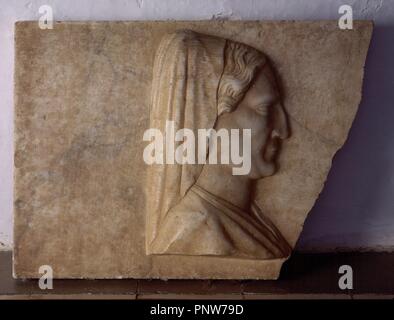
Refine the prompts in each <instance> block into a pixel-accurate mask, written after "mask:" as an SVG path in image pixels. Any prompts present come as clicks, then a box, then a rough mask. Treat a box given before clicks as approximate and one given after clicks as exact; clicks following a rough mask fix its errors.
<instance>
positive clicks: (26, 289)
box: [0, 251, 394, 299]
mask: <svg viewBox="0 0 394 320" xmlns="http://www.w3.org/2000/svg"><path fill="white" fill-rule="evenodd" d="M341 265H350V266H351V267H352V268H353V287H354V289H353V290H341V289H339V287H338V280H339V277H340V276H341V275H340V274H339V273H338V269H339V267H340V266H341ZM11 270H12V257H11V252H10V251H3V252H0V299H193V298H194V299H200V298H201V299H226V298H229V299H299V298H334V299H335V298H337V299H354V298H356V299H357V298H385V299H394V253H335V254H331V253H330V254H328V253H327V254H301V253H295V254H294V255H293V256H292V258H291V259H290V260H289V261H287V262H286V264H285V265H284V267H283V269H282V273H281V277H280V280H277V281H256V280H253V281H233V280H212V281H211V280H169V281H161V280H132V279H123V280H56V279H55V280H54V281H53V286H54V288H53V290H41V289H40V288H39V287H38V281H37V280H15V279H13V278H12V272H11Z"/></svg>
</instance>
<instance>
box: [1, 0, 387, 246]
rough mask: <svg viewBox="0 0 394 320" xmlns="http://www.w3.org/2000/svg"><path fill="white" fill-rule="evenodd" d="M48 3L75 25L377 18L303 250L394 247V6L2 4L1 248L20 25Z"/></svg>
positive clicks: (354, 2)
mask: <svg viewBox="0 0 394 320" xmlns="http://www.w3.org/2000/svg"><path fill="white" fill-rule="evenodd" d="M44 4H47V5H50V6H52V8H53V11H54V18H55V20H68V21H72V20H161V19H180V20H188V19H191V20H201V19H245V20H253V19H261V20H319V19H338V18H339V14H338V8H339V6H340V5H342V4H348V5H351V6H352V8H353V14H354V19H371V20H374V22H375V30H374V34H373V38H372V43H371V48H370V51H369V55H368V59H367V64H366V73H365V80H364V91H363V100H362V103H361V105H360V108H359V111H358V114H357V116H356V119H355V121H354V124H353V127H352V129H351V131H350V134H349V138H348V141H347V142H346V144H345V145H344V147H343V148H342V149H341V150H340V151H339V152H338V153H337V155H336V156H335V158H334V161H333V166H332V168H331V171H330V174H329V176H328V179H327V182H326V185H325V188H324V190H323V192H322V194H321V195H320V198H319V199H318V200H317V202H316V204H315V206H314V208H313V209H312V212H311V213H310V215H309V217H308V219H307V221H306V223H305V227H304V231H303V233H302V235H301V238H300V240H299V242H298V245H297V248H298V250H302V251H318V252H324V251H333V250H359V249H362V250H366V249H369V250H393V249H394V1H393V0H342V1H340V0H332V1H331V0H261V1H257V0H195V1H192V0H189V1H182V0H167V1H164V0H130V1H126V0H68V1H64V0H63V1H60V0H52V1H50V0H36V1H27V0H16V1H7V0H0V250H8V249H11V248H12V206H13V199H12V175H13V171H12V168H13V142H12V141H13V139H12V132H13V63H14V59H13V56H14V48H13V28H14V27H13V26H14V22H15V21H18V20H38V18H39V16H40V14H39V12H38V8H39V7H40V6H41V5H44ZM344 67H346V66H344Z"/></svg>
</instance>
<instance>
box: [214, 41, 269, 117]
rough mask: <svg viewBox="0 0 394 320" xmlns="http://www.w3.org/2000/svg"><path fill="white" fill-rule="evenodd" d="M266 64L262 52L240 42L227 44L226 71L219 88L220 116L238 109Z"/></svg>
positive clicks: (225, 55) (225, 53) (225, 54)
mask: <svg viewBox="0 0 394 320" xmlns="http://www.w3.org/2000/svg"><path fill="white" fill-rule="evenodd" d="M266 62H267V59H266V57H265V55H264V54H263V53H261V52H260V51H257V50H256V49H254V48H252V47H249V46H247V45H245V44H241V43H238V42H234V41H227V42H226V47H225V52H224V70H223V74H222V77H221V79H220V83H219V87H218V115H221V114H222V113H223V112H231V111H233V110H234V109H235V108H236V107H237V105H238V103H239V102H240V101H241V100H242V98H243V97H244V95H245V93H246V92H247V91H248V89H249V86H250V84H251V82H252V80H253V79H254V77H255V75H256V73H257V72H258V70H260V69H261V68H262V67H263V66H264V65H265V64H266Z"/></svg>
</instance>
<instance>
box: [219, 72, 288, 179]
mask: <svg viewBox="0 0 394 320" xmlns="http://www.w3.org/2000/svg"><path fill="white" fill-rule="evenodd" d="M268 68H269V67H268V66H267V67H265V68H263V69H262V70H261V71H260V72H259V73H258V74H257V75H256V78H255V80H254V82H253V83H252V85H251V86H250V88H249V90H248V91H247V92H246V94H245V96H244V98H243V99H242V100H241V102H240V103H239V105H238V106H237V107H236V108H235V110H234V111H232V112H229V113H228V112H226V113H223V114H222V115H221V116H220V117H219V118H218V122H217V126H216V128H218V129H220V128H227V129H241V130H240V131H241V134H242V129H251V170H250V173H249V177H250V178H252V179H260V178H262V177H265V176H270V175H272V174H274V173H275V171H276V157H277V154H278V151H279V148H280V144H281V140H283V139H286V138H287V137H288V136H289V128H288V124H287V119H286V115H285V111H284V109H283V106H282V105H281V103H280V99H279V94H278V92H277V90H276V88H275V87H274V85H273V82H272V78H271V77H272V76H271V74H272V73H271V70H270V69H268ZM240 144H242V139H240ZM239 150H243V148H242V145H240V149H239ZM244 156H245V155H244ZM230 167H232V165H230Z"/></svg>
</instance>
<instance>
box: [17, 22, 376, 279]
mask: <svg viewBox="0 0 394 320" xmlns="http://www.w3.org/2000/svg"><path fill="white" fill-rule="evenodd" d="M354 27H355V28H354V30H351V31H349V30H347V31H343V30H339V29H338V27H337V22H336V21H324V22H241V21H237V22H236V21H210V22H208V21H201V22H111V23H57V24H56V25H55V28H54V29H53V30H40V29H39V28H38V24H37V23H36V22H30V23H29V22H20V23H17V24H16V30H15V33H16V66H15V205H14V207H15V218H14V241H15V242H14V275H15V276H16V277H20V278H25V277H38V276H39V274H38V268H39V266H40V265H44V264H49V265H51V266H52V267H53V269H54V276H55V277H56V278H119V277H131V278H211V279H214V278H223V279H228V278H233V279H274V278H277V277H278V275H279V272H280V267H281V265H282V263H283V261H284V260H285V258H283V259H272V260H252V259H250V260H248V259H236V258H228V257H224V258H221V257H207V256H173V255H168V256H166V255H163V256H155V255H153V256H147V255H146V253H145V217H146V203H147V201H148V200H149V199H148V196H149V195H148V194H145V192H144V182H145V173H146V171H147V165H146V164H145V163H144V162H143V158H142V152H143V148H144V147H145V145H146V143H144V142H143V141H142V135H143V132H144V131H145V130H146V129H147V128H148V127H149V107H150V106H149V105H150V93H151V81H152V66H153V60H154V57H155V52H156V49H157V46H158V44H159V43H160V40H161V39H162V37H163V36H164V35H165V34H167V33H169V32H172V31H175V30H177V29H181V28H187V29H191V30H195V31H198V32H201V33H205V34H211V35H215V36H219V37H224V38H228V39H231V40H234V41H239V42H242V43H245V44H249V45H251V46H253V47H255V48H256V49H258V50H261V51H262V52H264V53H266V54H267V56H268V57H269V58H270V60H271V61H272V63H273V66H274V68H275V70H276V72H277V74H278V75H279V80H280V84H281V89H282V90H281V91H282V92H283V102H284V105H285V108H286V111H287V114H288V117H289V122H290V128H291V138H290V139H288V140H286V141H285V143H284V144H283V148H282V153H281V156H280V159H279V161H280V170H279V171H278V172H277V173H276V174H275V175H274V176H272V177H269V178H265V179H262V180H260V181H259V183H258V192H257V196H256V199H257V203H258V205H259V206H260V207H261V208H262V210H263V212H264V213H265V214H266V215H267V216H268V217H269V218H270V220H271V221H273V223H274V224H275V225H276V226H277V228H278V229H279V230H280V232H281V233H282V235H283V236H284V237H285V239H286V240H287V242H288V243H289V244H290V245H291V246H292V247H293V246H294V245H295V243H296V241H297V239H298V237H299V234H300V232H301V230H302V225H303V222H304V220H305V218H306V215H307V213H308V212H309V210H310V209H311V207H312V206H313V204H314V201H315V200H316V198H317V197H318V194H319V193H320V191H321V190H322V187H323V184H324V181H325V179H326V176H327V173H328V170H329V168H330V165H331V160H332V157H333V155H334V154H335V152H336V151H337V150H338V149H339V148H340V147H341V146H342V145H343V143H344V142H345V140H346V137H347V133H348V131H349V128H350V126H351V123H352V121H353V118H354V116H355V113H356V111H357V107H358V104H359V102H360V99H361V87H362V78H363V67H364V62H365V57H366V53H367V49H368V45H369V41H370V37H371V33H372V23H370V22H356V23H355V26H354Z"/></svg>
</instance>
